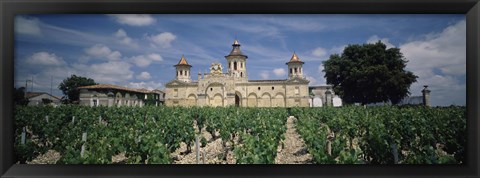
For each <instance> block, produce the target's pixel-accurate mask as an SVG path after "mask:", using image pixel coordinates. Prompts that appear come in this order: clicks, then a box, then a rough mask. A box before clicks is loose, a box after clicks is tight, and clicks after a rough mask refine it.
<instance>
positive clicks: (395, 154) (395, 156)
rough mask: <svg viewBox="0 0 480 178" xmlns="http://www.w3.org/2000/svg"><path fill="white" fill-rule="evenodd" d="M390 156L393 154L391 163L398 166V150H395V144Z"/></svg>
mask: <svg viewBox="0 0 480 178" xmlns="http://www.w3.org/2000/svg"><path fill="white" fill-rule="evenodd" d="M392 154H393V162H394V163H395V164H398V150H397V144H395V143H394V144H393V145H392Z"/></svg>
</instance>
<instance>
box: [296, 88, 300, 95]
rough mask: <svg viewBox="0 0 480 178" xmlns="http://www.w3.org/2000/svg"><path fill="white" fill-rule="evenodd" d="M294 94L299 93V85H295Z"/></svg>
mask: <svg viewBox="0 0 480 178" xmlns="http://www.w3.org/2000/svg"><path fill="white" fill-rule="evenodd" d="M295 94H296V95H299V94H300V88H299V87H295Z"/></svg>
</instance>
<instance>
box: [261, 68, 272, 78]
mask: <svg viewBox="0 0 480 178" xmlns="http://www.w3.org/2000/svg"><path fill="white" fill-rule="evenodd" d="M260 77H261V78H262V79H263V80H266V79H268V78H269V77H270V74H269V73H268V71H266V70H262V71H261V72H260Z"/></svg>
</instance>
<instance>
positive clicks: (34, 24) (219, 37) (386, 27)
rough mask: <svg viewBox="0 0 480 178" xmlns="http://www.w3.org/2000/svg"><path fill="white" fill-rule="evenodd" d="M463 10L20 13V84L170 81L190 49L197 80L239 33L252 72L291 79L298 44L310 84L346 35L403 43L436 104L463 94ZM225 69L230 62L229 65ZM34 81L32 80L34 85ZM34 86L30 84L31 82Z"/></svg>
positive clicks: (359, 40) (38, 87) (43, 87)
mask: <svg viewBox="0 0 480 178" xmlns="http://www.w3.org/2000/svg"><path fill="white" fill-rule="evenodd" d="M465 28H466V24H465V16H464V15H445V14H443V15H333V14H332V15H320V14H319V15H134V14H132V15H100V14H98V15H88V14H79V15H18V16H17V17H16V20H15V81H16V82H15V84H16V86H24V85H25V80H26V79H32V77H33V81H34V82H33V90H34V91H45V92H50V88H51V85H52V83H53V94H54V95H57V96H61V95H62V93H61V91H60V90H58V89H57V86H58V84H59V83H60V82H61V81H62V80H63V79H65V78H66V77H68V76H70V75H71V74H76V75H80V76H85V77H90V78H93V79H94V80H95V81H96V82H97V83H109V84H116V85H121V86H127V87H132V88H147V89H156V88H159V89H163V88H164V84H165V83H167V82H169V81H170V80H172V79H174V76H175V68H174V67H173V65H175V64H176V63H177V62H178V61H179V60H180V58H181V56H182V55H185V57H186V59H187V61H188V62H189V63H190V64H191V65H192V66H193V67H192V68H191V73H192V74H193V76H192V79H193V80H196V79H197V75H196V74H197V73H198V72H200V71H201V72H207V69H208V67H209V66H210V64H211V63H212V62H221V63H222V64H223V66H226V60H225V58H224V56H225V55H228V53H229V52H230V50H231V48H232V46H231V45H232V43H233V40H234V39H235V38H237V39H238V40H239V42H240V44H241V45H242V46H241V49H242V51H243V53H244V54H246V55H248V59H247V72H248V76H249V79H285V78H286V77H287V74H286V69H287V66H286V65H285V62H288V60H289V59H290V58H291V56H292V54H293V52H296V53H297V55H298V56H299V58H300V59H301V60H303V61H305V65H304V73H305V74H306V76H307V79H309V80H310V85H325V84H326V83H325V82H326V81H325V79H324V77H323V76H324V73H323V72H322V71H321V70H322V69H323V67H322V65H321V62H322V61H324V60H327V59H328V57H329V56H330V55H331V54H334V53H341V52H342V50H343V48H344V47H345V46H346V45H347V44H363V43H372V42H376V41H378V40H381V41H382V42H384V43H385V44H387V47H399V48H400V49H401V52H402V53H403V54H404V56H405V57H406V59H407V60H408V61H409V62H408V63H407V70H409V71H412V72H414V73H415V74H416V75H417V76H419V78H418V82H417V83H414V84H412V86H411V88H410V91H411V93H412V95H415V96H416V95H421V92H420V91H421V90H422V88H423V87H422V86H423V85H425V84H427V85H429V86H430V87H429V88H430V90H431V91H432V93H431V95H432V104H433V105H451V104H456V105H465V103H466V72H465V70H466V30H465ZM224 72H226V71H224ZM29 85H31V84H29ZM28 88H29V90H30V86H29V87H28Z"/></svg>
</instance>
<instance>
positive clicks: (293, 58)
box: [287, 52, 304, 64]
mask: <svg viewBox="0 0 480 178" xmlns="http://www.w3.org/2000/svg"><path fill="white" fill-rule="evenodd" d="M291 62H300V63H302V64H303V63H304V62H303V61H301V60H300V58H299V57H298V56H297V54H296V53H295V52H293V56H292V58H291V59H290V61H288V62H287V64H288V63H291Z"/></svg>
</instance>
